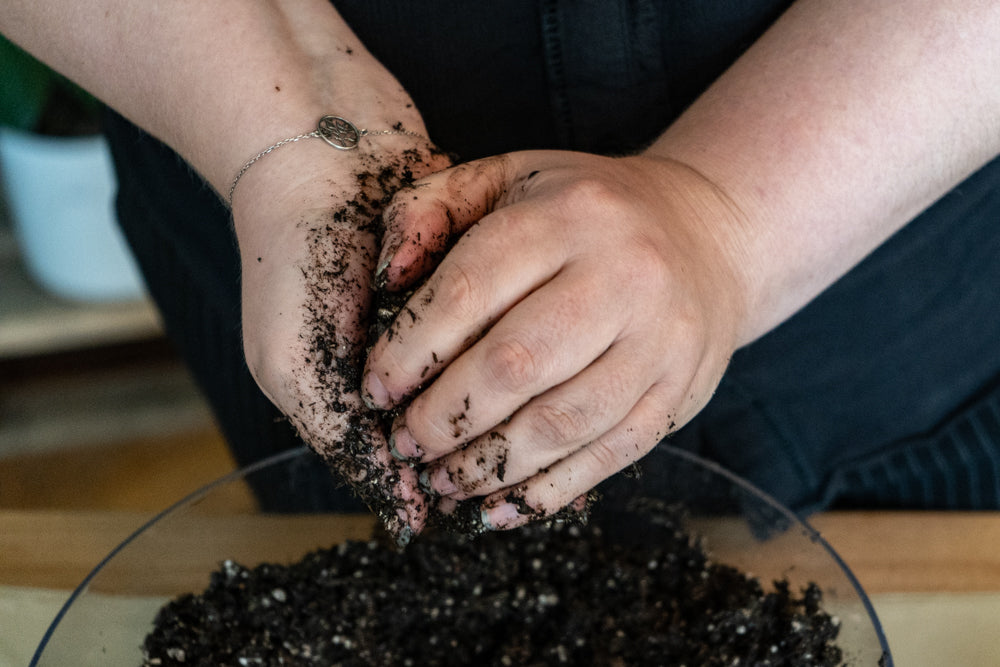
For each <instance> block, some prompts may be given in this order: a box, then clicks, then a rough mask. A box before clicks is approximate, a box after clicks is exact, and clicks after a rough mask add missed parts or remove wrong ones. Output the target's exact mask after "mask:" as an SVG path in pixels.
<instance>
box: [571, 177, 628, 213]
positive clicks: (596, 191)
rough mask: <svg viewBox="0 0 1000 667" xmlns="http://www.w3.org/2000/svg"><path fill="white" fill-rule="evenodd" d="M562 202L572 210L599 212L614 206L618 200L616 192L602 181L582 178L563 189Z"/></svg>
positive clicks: (594, 178) (595, 178) (593, 178)
mask: <svg viewBox="0 0 1000 667" xmlns="http://www.w3.org/2000/svg"><path fill="white" fill-rule="evenodd" d="M562 196H563V198H564V200H565V201H566V202H567V203H568V204H571V205H572V206H573V207H574V208H577V207H579V208H582V209H583V210H593V209H594V208H596V209H598V210H601V209H605V208H607V207H609V206H614V205H615V203H616V202H617V200H618V199H619V195H618V192H617V191H616V190H615V189H614V188H613V187H612V186H611V185H610V184H609V183H607V182H606V181H605V180H604V179H601V178H597V177H592V176H583V177H580V178H577V179H575V180H573V181H572V182H571V183H568V184H567V185H566V186H565V188H564V189H563V192H562Z"/></svg>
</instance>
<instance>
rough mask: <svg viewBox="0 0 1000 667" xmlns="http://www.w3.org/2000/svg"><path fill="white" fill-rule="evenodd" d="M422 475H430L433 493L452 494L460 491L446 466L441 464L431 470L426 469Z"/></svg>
mask: <svg viewBox="0 0 1000 667" xmlns="http://www.w3.org/2000/svg"><path fill="white" fill-rule="evenodd" d="M420 474H421V476H423V475H428V477H429V480H428V482H429V484H428V486H429V487H430V490H431V493H433V494H435V495H438V496H450V495H451V494H453V493H455V492H457V491H458V487H457V486H455V483H454V482H453V481H451V475H450V474H449V473H448V469H447V468H445V467H444V466H439V467H437V468H434V469H433V470H430V471H429V474H428V470H427V469H424V471H423V472H422V473H420Z"/></svg>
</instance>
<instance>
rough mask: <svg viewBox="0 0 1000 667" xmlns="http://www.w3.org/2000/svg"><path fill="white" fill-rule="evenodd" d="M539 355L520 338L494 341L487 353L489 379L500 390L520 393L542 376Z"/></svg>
mask: <svg viewBox="0 0 1000 667" xmlns="http://www.w3.org/2000/svg"><path fill="white" fill-rule="evenodd" d="M539 359H540V356H539V353H538V352H537V351H535V350H533V349H532V348H531V347H530V346H529V345H527V344H526V343H525V342H524V341H522V340H521V339H519V338H516V337H512V336H507V337H504V338H502V339H500V340H498V341H494V342H493V343H492V344H491V345H490V346H489V348H488V349H487V351H486V353H485V359H484V367H485V371H486V374H487V377H489V378H491V379H492V380H493V382H494V384H495V385H496V386H498V387H499V388H500V389H502V390H505V391H510V392H516V393H520V392H521V391H523V390H524V388H525V387H530V386H532V385H533V384H535V383H536V382H537V381H538V378H539V377H540V375H541V363H540V361H539Z"/></svg>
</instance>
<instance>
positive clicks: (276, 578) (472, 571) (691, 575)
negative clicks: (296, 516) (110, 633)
mask: <svg viewBox="0 0 1000 667" xmlns="http://www.w3.org/2000/svg"><path fill="white" fill-rule="evenodd" d="M678 517H679V515H678V514H677V513H675V512H663V513H660V514H658V515H657V517H656V520H655V521H654V522H653V523H652V524H650V525H649V526H647V527H646V528H645V529H644V530H642V531H640V533H641V539H640V540H635V539H632V540H625V541H622V540H613V539H611V538H610V537H608V535H609V534H610V532H611V531H608V532H607V533H606V532H604V531H602V530H601V528H600V527H598V526H597V525H596V524H591V525H588V526H583V525H579V524H569V523H557V524H554V525H552V526H549V527H545V526H540V525H537V524H533V525H529V526H526V527H524V528H521V529H519V530H515V531H508V532H499V533H486V534H484V535H481V536H478V537H476V538H469V537H465V536H459V535H456V534H454V533H449V532H445V531H437V532H434V533H433V534H431V535H425V536H422V537H421V539H420V540H416V541H414V542H413V543H412V544H410V545H409V546H408V547H407V548H406V549H405V550H402V551H401V550H398V549H396V548H394V546H393V545H392V544H391V543H390V542H389V541H388V540H385V539H381V540H380V539H373V540H371V541H369V542H347V543H344V544H340V545H338V546H336V547H334V548H331V549H325V550H319V551H316V552H313V553H310V554H308V555H307V556H306V557H305V558H303V559H302V560H301V561H299V562H297V563H294V564H292V565H287V566H284V565H272V564H264V565H260V566H257V567H255V568H253V569H247V568H245V567H243V566H241V565H239V564H237V563H234V562H232V561H226V562H224V563H222V565H221V567H220V568H219V570H218V571H216V572H214V573H213V574H212V576H211V583H210V585H209V587H208V588H207V589H206V590H205V591H204V592H203V593H201V594H198V595H194V594H192V595H185V596H183V597H180V598H178V599H177V600H175V601H173V602H170V603H169V604H168V605H166V606H165V607H164V608H163V609H162V610H161V611H160V613H159V615H158V616H157V619H156V621H155V627H154V630H153V631H152V632H151V633H150V634H149V636H148V637H147V638H146V640H145V643H144V646H143V651H144V656H145V660H144V662H143V665H144V666H152V665H157V666H164V665H327V666H328V665H344V666H347V665H358V666H360V665H378V666H391V665H421V666H423V665H463V666H464V665H497V666H509V665H560V664H564V665H577V664H586V665H613V666H619V665H621V666H624V665H687V666H688V667H695V666H699V665H705V666H715V665H719V666H721V665H727V666H728V665H757V666H764V665H769V666H774V667H777V666H789V667H790V666H793V665H794V666H795V667H806V666H810V665H823V666H826V665H831V666H832V665H840V664H842V660H843V655H842V652H841V650H840V649H839V648H838V647H837V646H836V643H835V640H836V637H837V634H838V629H839V627H838V622H837V620H836V619H835V618H833V617H831V616H830V615H828V614H827V613H825V612H824V611H823V610H822V609H821V603H822V594H821V592H820V589H819V588H818V587H817V586H815V585H813V584H810V585H809V586H808V587H806V588H805V589H804V590H800V591H793V590H790V587H789V585H788V584H787V583H786V582H783V581H779V582H775V583H774V585H773V587H772V588H771V589H770V590H768V591H765V590H764V588H763V586H762V585H761V583H760V582H759V581H758V580H756V579H753V578H751V577H748V576H746V575H745V574H742V573H741V572H739V571H738V570H736V569H734V568H732V567H729V566H726V565H722V564H718V563H714V562H712V561H711V560H710V559H709V558H708V556H707V555H706V553H705V551H704V550H703V548H702V546H701V545H700V544H699V542H698V541H697V540H695V539H693V538H692V537H691V536H690V535H689V534H687V533H686V532H685V531H684V530H682V529H681V527H680V526H681V522H680V520H679V518H678Z"/></svg>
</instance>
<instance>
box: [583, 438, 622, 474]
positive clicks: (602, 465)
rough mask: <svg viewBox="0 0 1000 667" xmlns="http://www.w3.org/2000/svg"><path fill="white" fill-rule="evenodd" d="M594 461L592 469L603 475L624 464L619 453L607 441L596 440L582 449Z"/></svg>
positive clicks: (614, 470)
mask: <svg viewBox="0 0 1000 667" xmlns="http://www.w3.org/2000/svg"><path fill="white" fill-rule="evenodd" d="M584 451H585V452H587V455H588V456H589V457H590V458H591V460H592V461H593V463H594V469H595V470H597V471H599V472H601V473H602V474H604V475H605V476H608V475H611V474H612V473H614V472H617V471H618V470H620V469H621V468H622V466H623V464H624V462H623V461H622V456H621V453H620V452H619V451H618V450H617V449H616V448H615V447H614V446H613V445H611V444H610V443H609V442H607V441H604V440H597V441H595V442H592V443H590V444H589V445H587V447H586V448H585V449H584Z"/></svg>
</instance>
